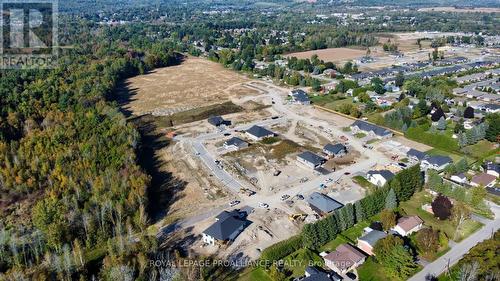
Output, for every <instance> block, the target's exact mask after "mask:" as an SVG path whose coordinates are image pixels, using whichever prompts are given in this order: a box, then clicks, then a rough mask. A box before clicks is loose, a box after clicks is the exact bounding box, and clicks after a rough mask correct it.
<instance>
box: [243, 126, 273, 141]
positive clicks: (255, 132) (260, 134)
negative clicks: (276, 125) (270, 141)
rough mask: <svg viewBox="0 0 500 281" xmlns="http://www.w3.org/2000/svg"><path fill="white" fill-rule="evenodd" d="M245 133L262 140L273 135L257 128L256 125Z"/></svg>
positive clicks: (262, 128)
mask: <svg viewBox="0 0 500 281" xmlns="http://www.w3.org/2000/svg"><path fill="white" fill-rule="evenodd" d="M246 132H247V133H249V134H251V135H253V136H255V137H257V138H262V137H266V136H269V135H274V133H273V132H271V131H269V130H268V129H266V128H264V127H261V126H257V125H254V126H252V127H251V128H250V129H248V130H247V131H246Z"/></svg>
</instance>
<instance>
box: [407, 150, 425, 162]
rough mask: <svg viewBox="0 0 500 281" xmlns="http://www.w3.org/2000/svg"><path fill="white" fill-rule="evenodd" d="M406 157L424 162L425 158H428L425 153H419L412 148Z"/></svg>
mask: <svg viewBox="0 0 500 281" xmlns="http://www.w3.org/2000/svg"><path fill="white" fill-rule="evenodd" d="M406 155H408V156H413V157H416V158H417V159H418V160H424V158H425V157H426V156H427V154H426V153H425V152H422V151H418V150H416V149H413V148H410V150H408V152H406Z"/></svg>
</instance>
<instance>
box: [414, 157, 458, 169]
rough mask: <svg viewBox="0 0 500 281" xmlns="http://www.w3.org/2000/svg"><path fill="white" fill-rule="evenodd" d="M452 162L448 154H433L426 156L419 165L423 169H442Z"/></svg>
mask: <svg viewBox="0 0 500 281" xmlns="http://www.w3.org/2000/svg"><path fill="white" fill-rule="evenodd" d="M452 162H453V160H452V159H451V158H450V157H448V156H441V155H435V156H429V157H426V158H425V159H424V160H422V162H421V163H420V167H421V168H422V169H423V170H428V169H433V170H436V171H442V170H444V168H446V166H448V165H450V164H451V163H452Z"/></svg>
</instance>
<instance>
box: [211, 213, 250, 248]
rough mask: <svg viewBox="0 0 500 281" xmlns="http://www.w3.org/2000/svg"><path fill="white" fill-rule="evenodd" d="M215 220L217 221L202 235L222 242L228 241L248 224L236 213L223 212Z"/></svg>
mask: <svg viewBox="0 0 500 281" xmlns="http://www.w3.org/2000/svg"><path fill="white" fill-rule="evenodd" d="M216 218H217V221H216V222H215V223H214V224H212V225H211V226H210V227H208V228H207V229H206V230H205V231H203V233H205V234H207V235H210V236H212V237H214V238H215V239H217V240H222V241H224V240H228V239H229V236H230V235H231V234H233V233H234V232H235V231H236V230H237V229H239V228H240V227H241V226H245V225H246V224H247V223H248V221H247V220H245V219H241V218H240V217H239V213H238V212H237V211H231V212H228V211H223V212H222V213H220V214H219V215H218V216H217V217H216Z"/></svg>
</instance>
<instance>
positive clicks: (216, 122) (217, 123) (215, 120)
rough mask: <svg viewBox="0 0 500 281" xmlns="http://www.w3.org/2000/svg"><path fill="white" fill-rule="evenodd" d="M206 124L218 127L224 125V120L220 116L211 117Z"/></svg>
mask: <svg viewBox="0 0 500 281" xmlns="http://www.w3.org/2000/svg"><path fill="white" fill-rule="evenodd" d="M208 123H210V124H212V125H214V126H220V125H222V124H224V123H225V121H224V119H223V118H222V117H220V116H212V117H209V118H208Z"/></svg>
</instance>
